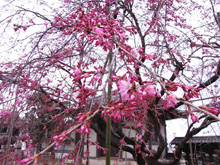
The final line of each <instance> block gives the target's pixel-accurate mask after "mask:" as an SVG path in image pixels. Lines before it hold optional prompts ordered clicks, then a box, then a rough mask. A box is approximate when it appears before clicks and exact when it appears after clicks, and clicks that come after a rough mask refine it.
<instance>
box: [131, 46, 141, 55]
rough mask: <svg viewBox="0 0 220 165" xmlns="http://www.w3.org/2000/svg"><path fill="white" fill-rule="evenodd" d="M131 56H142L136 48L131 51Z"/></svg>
mask: <svg viewBox="0 0 220 165" xmlns="http://www.w3.org/2000/svg"><path fill="white" fill-rule="evenodd" d="M131 54H132V55H134V56H135V57H139V56H140V54H139V52H138V50H137V49H136V48H133V49H132V50H131Z"/></svg>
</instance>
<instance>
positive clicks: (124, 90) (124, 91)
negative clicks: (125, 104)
mask: <svg viewBox="0 0 220 165" xmlns="http://www.w3.org/2000/svg"><path fill="white" fill-rule="evenodd" d="M118 88H119V92H120V93H121V97H122V99H124V100H128V99H129V98H130V95H129V94H128V91H129V90H130V89H131V88H132V84H131V83H130V82H129V81H125V80H121V81H119V82H118Z"/></svg>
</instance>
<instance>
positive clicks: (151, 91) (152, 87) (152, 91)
mask: <svg viewBox="0 0 220 165" xmlns="http://www.w3.org/2000/svg"><path fill="white" fill-rule="evenodd" d="M145 91H146V92H147V94H148V95H149V96H150V97H154V96H155V94H156V91H155V85H148V86H147V88H145Z"/></svg>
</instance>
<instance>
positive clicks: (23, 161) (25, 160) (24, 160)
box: [20, 157, 34, 164]
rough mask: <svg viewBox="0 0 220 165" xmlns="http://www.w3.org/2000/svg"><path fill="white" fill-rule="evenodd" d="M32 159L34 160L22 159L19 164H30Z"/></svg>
mask: <svg viewBox="0 0 220 165" xmlns="http://www.w3.org/2000/svg"><path fill="white" fill-rule="evenodd" d="M33 159H34V157H30V158H26V159H23V160H21V161H20V164H26V163H28V162H30V161H31V160H33Z"/></svg>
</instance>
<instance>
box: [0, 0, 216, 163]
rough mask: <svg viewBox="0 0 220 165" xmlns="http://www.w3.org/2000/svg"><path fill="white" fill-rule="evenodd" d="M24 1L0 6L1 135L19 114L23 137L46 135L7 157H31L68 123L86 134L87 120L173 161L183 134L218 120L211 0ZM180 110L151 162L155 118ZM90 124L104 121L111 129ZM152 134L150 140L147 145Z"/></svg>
mask: <svg viewBox="0 0 220 165" xmlns="http://www.w3.org/2000/svg"><path fill="white" fill-rule="evenodd" d="M19 2H21V3H19ZM25 2H26V3H22V1H10V2H5V4H3V5H2V6H1V7H2V12H1V13H0V14H1V20H0V23H1V30H0V32H1V45H0V46H1V48H2V51H1V54H2V55H1V56H2V59H3V60H2V61H1V63H0V67H1V70H0V83H1V85H0V90H1V94H0V104H1V112H0V120H1V123H4V122H5V121H6V120H7V122H10V124H9V125H8V131H7V133H8V137H12V135H13V129H14V128H17V127H18V126H19V128H20V127H22V126H21V125H20V124H19V125H16V120H17V119H18V118H21V119H22V120H24V123H26V124H24V126H23V127H22V130H23V133H25V134H26V135H25V136H24V135H23V136H24V137H23V138H24V139H26V141H28V139H30V138H31V139H34V142H35V143H36V144H38V143H41V142H42V139H45V138H47V139H48V141H49V142H51V143H50V145H49V146H48V147H47V148H46V149H44V150H42V148H38V153H37V154H36V155H35V156H33V157H28V158H25V159H23V160H21V159H20V158H19V157H16V161H18V162H20V163H23V164H24V163H31V162H35V163H36V162H37V161H38V159H39V157H40V156H41V155H42V154H43V153H44V152H45V151H47V150H49V149H50V148H52V147H53V146H59V145H60V144H61V143H62V142H63V141H64V140H65V139H66V138H68V137H70V135H71V133H72V132H75V131H76V132H78V133H79V134H81V135H86V134H88V135H89V134H90V130H91V129H93V130H94V131H95V132H96V133H97V135H98V136H100V137H101V138H102V139H108V137H110V136H111V137H112V138H109V144H111V145H112V146H114V147H116V148H120V149H121V150H123V151H125V152H129V153H131V154H132V156H133V158H134V160H135V161H137V163H138V164H145V163H148V164H175V163H177V162H178V161H179V159H180V157H181V153H182V150H183V145H184V144H185V143H186V142H187V141H188V140H189V139H190V138H191V137H192V136H194V135H196V134H197V133H198V132H200V131H201V130H202V129H204V128H206V127H207V126H208V125H209V124H211V123H213V122H216V121H219V120H220V118H219V116H218V115H219V113H220V108H219V107H220V106H219V105H220V100H219V90H220V88H219V86H218V84H219V76H220V58H219V57H220V56H219V49H220V36H219V34H220V33H219V30H220V21H219V20H220V18H219V14H218V9H219V7H220V4H219V3H220V2H218V1H215V0H209V1H203V0H187V1H180V0H123V1H122V0H90V1H89V0H64V1H61V0H57V1H55V2H51V3H50V2H47V1H44V0H39V1H25ZM25 114H26V117H25ZM181 117H183V118H189V119H190V120H191V121H192V123H191V125H190V126H189V128H188V131H187V132H186V135H185V138H184V139H183V140H182V141H181V143H180V144H179V145H178V147H177V148H176V150H175V153H174V154H175V159H173V160H170V162H161V161H159V158H160V157H161V154H162V153H163V151H164V150H165V148H166V137H164V136H163V133H162V131H161V125H162V123H163V122H164V121H165V120H168V119H174V118H181ZM67 121H71V122H67ZM107 121H108V122H107ZM106 122H107V123H108V124H106ZM109 123H110V125H109ZM195 123H197V124H198V125H199V126H197V127H194V125H195ZM100 125H108V126H110V127H109V130H110V133H111V135H109V134H106V132H108V131H106V130H103V129H101V127H100ZM124 129H129V130H133V131H135V134H136V136H135V137H130V136H129V135H127V134H125V133H124V131H123V130H124ZM107 130H108V128H107ZM45 131H47V132H48V134H47V135H45ZM152 137H154V138H155V139H157V140H158V141H159V145H158V148H157V150H154V151H153V150H152V149H151V148H150V147H149V142H150V139H151V138H152ZM87 141H89V142H90V143H94V144H96V145H97V147H99V144H98V143H96V142H92V141H90V139H87ZM11 143H12V138H8V141H7V150H6V153H5V156H4V158H3V159H6V158H8V157H9V156H10V155H12V154H13V153H11V151H10V144H11ZM27 144H28V142H27ZM101 148H102V147H101ZM102 149H103V150H104V152H107V153H108V151H109V150H110V148H108V149H106V148H102ZM78 150H80V147H76V151H75V152H76V153H77V151H78ZM77 156H79V155H77V154H76V155H74V154H73V155H72V158H73V159H74V160H77V159H78V158H77ZM85 156H89V155H88V154H85Z"/></svg>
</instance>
